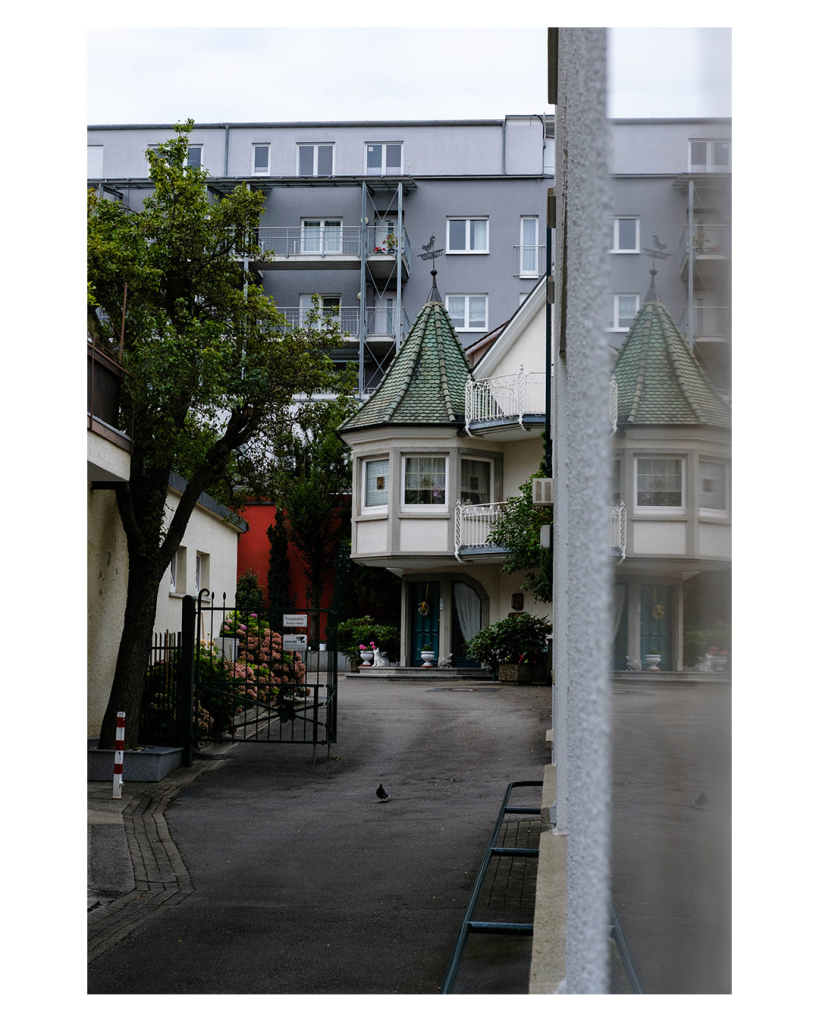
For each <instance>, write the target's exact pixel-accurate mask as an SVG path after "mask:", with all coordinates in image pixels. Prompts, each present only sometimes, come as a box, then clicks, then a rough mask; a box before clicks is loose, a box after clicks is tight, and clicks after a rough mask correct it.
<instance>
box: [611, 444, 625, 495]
mask: <svg viewBox="0 0 819 1024" xmlns="http://www.w3.org/2000/svg"><path fill="white" fill-rule="evenodd" d="M615 484H616V485H617V494H618V495H619V497H618V498H617V500H616V501H615V500H614V493H613V491H614V485H615ZM609 491H610V493H609V501H610V502H611V503H612V505H619V504H620V502H621V501H622V500H623V460H622V459H621V458H620V456H619V455H618V456H617V458H615V459H612V460H611V480H610V483H609Z"/></svg>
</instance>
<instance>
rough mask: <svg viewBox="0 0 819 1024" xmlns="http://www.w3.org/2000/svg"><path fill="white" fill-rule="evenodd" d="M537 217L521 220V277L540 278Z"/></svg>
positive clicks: (522, 218)
mask: <svg viewBox="0 0 819 1024" xmlns="http://www.w3.org/2000/svg"><path fill="white" fill-rule="evenodd" d="M537 256H538V248H537V217H521V218H520V276H521V277H538V272H537V271H538V266H537V265H538V258H537Z"/></svg>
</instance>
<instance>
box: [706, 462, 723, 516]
mask: <svg viewBox="0 0 819 1024" xmlns="http://www.w3.org/2000/svg"><path fill="white" fill-rule="evenodd" d="M726 484H727V466H726V465H725V463H724V462H703V461H702V460H700V508H701V509H708V510H709V511H714V512H727V511H728V488H727V486H726Z"/></svg>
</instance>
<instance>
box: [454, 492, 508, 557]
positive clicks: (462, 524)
mask: <svg viewBox="0 0 819 1024" xmlns="http://www.w3.org/2000/svg"><path fill="white" fill-rule="evenodd" d="M506 504H507V503H506V502H505V501H496V502H492V503H490V504H488V505H462V504H461V500H460V498H459V499H458V500H457V501H456V502H455V557H456V558H457V559H458V561H459V562H460V560H461V551H462V550H463V549H464V548H468V549H469V550H470V551H471V552H480V551H485V552H487V553H488V552H490V551H492V552H495V551H498V550H503V549H499V548H497V546H496V545H494V544H491V543H490V541H489V534H490V533H491V532H492V528H493V527H494V526H495V525H496V524H497V523H498V521H499V520H500V518H501V516H502V515H503V510H504V509H505V508H506Z"/></svg>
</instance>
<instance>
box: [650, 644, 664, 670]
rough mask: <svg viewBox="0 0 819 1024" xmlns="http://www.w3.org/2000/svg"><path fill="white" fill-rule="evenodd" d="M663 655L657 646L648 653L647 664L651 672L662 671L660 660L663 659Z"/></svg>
mask: <svg viewBox="0 0 819 1024" xmlns="http://www.w3.org/2000/svg"><path fill="white" fill-rule="evenodd" d="M662 657H663V656H662V654H661V653H660V652H659V651H658V650H657V648H656V647H652V648H650V650H649V652H648V654H647V655H646V665H648V669H649V671H650V672H659V671H660V662H661V661H662Z"/></svg>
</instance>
